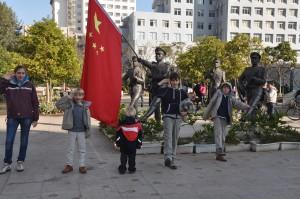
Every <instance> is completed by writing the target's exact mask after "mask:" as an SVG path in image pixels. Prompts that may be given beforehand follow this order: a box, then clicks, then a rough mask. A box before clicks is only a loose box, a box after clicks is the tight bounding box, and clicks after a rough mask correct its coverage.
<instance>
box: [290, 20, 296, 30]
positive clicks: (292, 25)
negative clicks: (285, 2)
mask: <svg viewBox="0 0 300 199" xmlns="http://www.w3.org/2000/svg"><path fill="white" fill-rule="evenodd" d="M288 29H294V30H297V22H289V23H288Z"/></svg>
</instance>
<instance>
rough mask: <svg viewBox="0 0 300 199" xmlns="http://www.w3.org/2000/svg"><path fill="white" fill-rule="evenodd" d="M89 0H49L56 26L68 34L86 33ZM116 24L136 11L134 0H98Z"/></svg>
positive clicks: (120, 23) (119, 23) (81, 34)
mask: <svg viewBox="0 0 300 199" xmlns="http://www.w3.org/2000/svg"><path fill="white" fill-rule="evenodd" d="M88 1H89V0H51V1H50V4H51V5H52V16H53V19H54V20H55V22H56V23H57V24H58V26H59V27H60V28H61V29H62V30H63V31H64V33H65V34H66V35H69V36H79V37H81V36H83V35H85V34H86V25H87V17H88V16H87V15H88ZM98 2H99V3H100V4H101V5H102V7H103V8H104V9H105V10H106V12H107V13H108V14H109V15H110V17H111V18H112V20H113V21H114V22H115V24H116V25H117V26H119V27H120V26H122V20H123V18H125V17H127V16H129V15H130V14H131V13H132V12H135V11H136V0H98Z"/></svg>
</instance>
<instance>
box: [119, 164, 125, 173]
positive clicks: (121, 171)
mask: <svg viewBox="0 0 300 199" xmlns="http://www.w3.org/2000/svg"><path fill="white" fill-rule="evenodd" d="M126 170H127V169H126V167H125V166H122V165H120V166H119V173H120V174H121V175H123V174H125V172H126Z"/></svg>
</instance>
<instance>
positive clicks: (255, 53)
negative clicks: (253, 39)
mask: <svg viewBox="0 0 300 199" xmlns="http://www.w3.org/2000/svg"><path fill="white" fill-rule="evenodd" d="M253 56H258V58H259V59H261V55H260V54H259V53H258V52H252V53H251V54H250V57H253Z"/></svg>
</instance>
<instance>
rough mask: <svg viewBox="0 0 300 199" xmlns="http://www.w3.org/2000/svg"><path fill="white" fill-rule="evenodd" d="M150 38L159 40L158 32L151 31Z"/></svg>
mask: <svg viewBox="0 0 300 199" xmlns="http://www.w3.org/2000/svg"><path fill="white" fill-rule="evenodd" d="M150 39H151V40H157V33H156V32H150Z"/></svg>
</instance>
